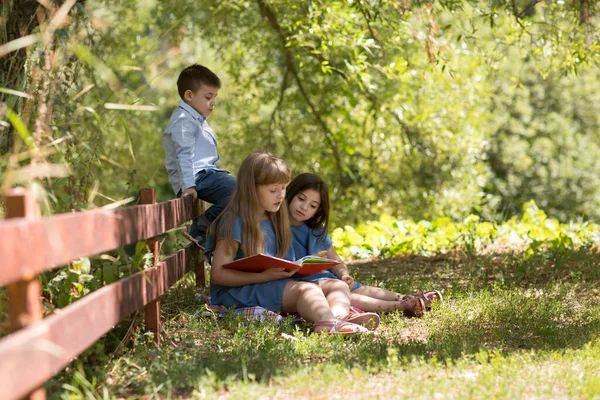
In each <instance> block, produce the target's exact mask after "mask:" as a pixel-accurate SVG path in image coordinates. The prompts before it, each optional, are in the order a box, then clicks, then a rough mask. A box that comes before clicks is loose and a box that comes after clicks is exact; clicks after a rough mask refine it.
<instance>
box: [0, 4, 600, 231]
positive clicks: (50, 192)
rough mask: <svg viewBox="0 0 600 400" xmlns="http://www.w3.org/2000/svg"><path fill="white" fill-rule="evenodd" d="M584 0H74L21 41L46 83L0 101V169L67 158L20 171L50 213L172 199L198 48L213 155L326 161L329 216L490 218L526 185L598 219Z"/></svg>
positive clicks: (232, 166)
mask: <svg viewBox="0 0 600 400" xmlns="http://www.w3.org/2000/svg"><path fill="white" fill-rule="evenodd" d="M592 3H593V2H581V3H578V2H562V3H561V2H551V3H548V2H537V3H535V4H534V3H532V2H525V1H515V2H496V1H495V2H488V1H469V2H465V1H455V0H452V1H433V2H397V1H391V0H381V1H376V2H371V3H369V4H367V3H365V2H364V1H362V0H359V1H353V2H317V1H309V2H304V1H296V0H288V1H284V2H274V1H266V0H256V1H249V0H239V1H238V0H236V1H213V0H210V1H206V2H203V3H202V4H201V5H198V3H197V2H191V1H189V0H176V1H168V2H167V1H142V0H127V1H114V0H88V1H86V2H78V3H77V5H76V6H75V7H74V8H73V9H72V10H71V14H70V15H71V17H72V23H71V24H70V25H67V26H64V27H61V28H60V29H58V30H57V31H56V33H55V40H54V41H53V42H52V43H51V44H48V43H41V42H39V43H36V44H35V45H33V46H30V47H29V48H28V51H29V53H28V54H29V57H28V59H27V64H26V68H27V69H26V73H27V74H28V76H34V75H35V76H41V77H42V78H41V81H42V84H40V83H39V81H38V85H37V86H36V85H35V79H33V78H31V79H30V80H29V86H26V87H21V88H15V89H19V90H22V91H24V92H27V93H29V94H34V93H37V92H36V91H37V90H41V92H40V93H41V95H40V96H38V95H37V94H36V95H35V96H33V97H34V99H32V100H31V101H28V102H27V103H26V104H25V105H23V100H22V99H21V100H19V101H16V103H15V102H14V101H13V100H14V99H15V98H17V99H20V98H18V97H15V96H12V97H10V99H11V101H10V102H9V103H8V104H9V105H10V108H11V109H12V110H14V113H12V114H10V113H6V112H4V111H2V110H0V113H4V114H6V116H7V118H8V119H10V121H12V122H10V123H11V124H12V125H13V126H14V127H15V128H18V129H17V131H16V132H17V133H18V134H20V135H21V136H22V137H24V138H25V139H24V140H28V141H29V142H31V139H33V145H32V146H33V149H34V150H33V151H32V153H31V154H30V153H21V152H22V150H24V148H25V147H27V146H30V145H31V143H27V146H25V145H24V144H23V143H21V144H20V146H17V150H16V154H14V156H15V157H13V158H12V159H11V160H8V155H5V156H3V157H2V159H1V160H0V168H1V169H0V174H1V175H0V176H1V178H0V179H2V180H3V181H4V188H7V187H10V186H13V185H15V184H19V183H20V184H23V183H25V182H27V181H28V179H25V178H26V177H30V176H31V175H30V172H28V173H29V175H27V174H25V173H24V172H23V171H21V168H22V167H26V166H27V165H28V164H29V163H31V161H32V159H31V157H34V158H38V156H37V155H38V154H43V155H44V156H43V157H44V158H45V161H47V162H49V163H53V164H54V165H55V166H56V165H63V166H66V167H68V169H69V171H70V176H68V177H67V176H64V174H65V172H64V171H63V172H62V173H61V174H59V173H58V172H53V173H51V174H48V172H47V171H46V170H45V169H39V170H36V169H35V168H33V170H34V171H35V173H34V176H35V177H36V178H37V179H39V180H41V181H42V182H43V184H44V187H45V188H46V191H47V198H48V204H49V206H48V210H47V211H48V212H54V213H56V212H62V211H68V210H79V209H88V208H93V207H96V206H100V205H104V204H106V203H109V202H113V201H115V200H120V199H124V198H127V197H129V196H131V195H135V194H136V193H137V191H138V190H139V189H140V188H141V187H146V186H152V187H156V188H157V189H158V198H159V200H164V199H166V198H172V197H173V193H171V188H170V186H169V184H168V182H167V179H166V174H165V170H164V165H163V161H162V160H163V150H162V143H161V133H162V130H163V129H164V127H165V126H166V123H167V119H168V117H169V115H170V113H171V111H172V110H173V109H174V108H175V107H176V105H177V102H178V101H179V99H178V96H177V93H176V90H175V81H176V78H177V75H178V73H179V71H180V70H181V69H182V68H183V67H184V66H186V65H189V64H190V63H193V62H199V63H203V64H205V65H207V66H208V67H210V68H211V69H213V70H214V71H216V72H217V73H218V74H219V75H220V76H221V77H222V78H223V82H224V86H223V89H222V90H221V93H220V96H219V98H220V99H221V100H220V103H219V106H218V108H217V110H216V111H215V113H214V114H213V115H211V124H212V125H213V127H214V128H215V131H216V132H217V137H218V141H219V145H220V146H219V148H220V152H221V155H222V162H221V166H223V167H225V168H228V169H229V170H231V171H232V172H234V173H235V171H236V169H237V166H238V165H239V163H240V162H241V160H242V159H243V157H244V156H246V155H247V154H248V153H249V152H251V151H254V150H258V149H267V150H270V151H273V152H275V153H277V154H278V155H280V156H282V157H283V158H285V159H286V160H288V162H289V163H290V164H291V166H292V168H293V171H294V172H303V171H307V170H308V171H314V172H316V173H318V174H320V175H322V176H323V177H324V178H325V179H326V180H327V181H328V182H329V183H330V184H331V187H332V196H333V202H332V204H333V208H334V214H333V216H334V224H335V225H343V224H352V225H355V224H357V223H358V222H360V221H365V220H372V219H376V218H378V216H379V215H381V214H382V213H387V214H390V215H400V216H402V217H405V218H412V219H427V220H435V219H437V218H442V217H450V218H452V219H453V220H463V219H465V218H466V217H467V216H468V215H470V214H474V215H478V216H480V217H482V218H484V219H486V220H489V219H492V220H500V219H501V218H503V217H504V216H505V215H512V214H514V213H516V212H517V211H518V209H519V207H520V204H522V203H523V202H526V201H528V200H529V199H530V198H532V199H534V200H535V201H536V202H537V204H540V205H541V206H543V207H544V209H545V210H547V211H548V212H549V213H550V215H552V216H553V217H557V218H559V219H560V220H561V221H563V222H565V221H567V220H568V219H572V218H578V217H582V218H586V219H592V220H593V219H596V218H597V217H598V214H597V213H598V211H597V210H599V209H600V208H599V207H598V204H599V202H600V197H599V196H600V194H599V193H600V192H599V191H598V190H599V189H598V187H600V185H598V182H597V178H596V175H597V174H595V173H594V171H595V170H597V169H598V165H597V163H598V161H597V160H598V159H600V157H598V155H599V154H598V153H599V152H600V148H599V147H598V135H597V134H596V133H597V130H598V122H597V117H596V114H597V113H596V112H595V109H594V106H593V105H594V104H595V103H596V97H595V94H594V93H597V92H598V90H596V89H597V87H596V86H597V85H598V81H599V79H598V73H597V65H596V64H595V62H596V61H595V60H596V59H597V57H596V55H597V53H598V49H599V48H600V47H599V46H598V33H597V32H596V31H595V30H593V29H592V27H593V26H594V25H595V24H597V19H598V16H597V15H598V5H597V4H595V3H594V4H592ZM38 29H42V30H44V29H46V28H45V26H44V25H43V24H42V27H41V28H38ZM51 60H54V61H52V62H53V63H54V64H52V65H54V67H52V68H51V69H50V70H49V71H47V67H46V66H47V65H49V64H48V63H49V62H50V61H51ZM565 75H568V76H565ZM23 81H27V80H26V79H24V80H23ZM44 82H46V83H44ZM44 85H46V86H44ZM52 85H55V87H54V88H53V86H52ZM3 95H4V93H3ZM6 96H9V95H6ZM114 104H118V105H121V106H126V107H129V108H130V110H118V109H115V107H114ZM42 105H46V106H47V107H46V108H43V107H42ZM138 106H151V107H150V108H145V109H146V110H149V109H155V110H156V111H141V109H139V108H138V109H136V107H138ZM44 109H45V110H51V114H50V115H49V116H48V117H44V116H43V115H42V111H43V110H44ZM36 113H37V114H36ZM17 117H20V119H16V118H17ZM44 118H46V119H47V120H44ZM19 121H22V123H20V122H19ZM45 126H46V127H47V129H46V128H43V127H45ZM24 132H29V135H25V136H23V135H24ZM27 138H29V139H27ZM15 140H17V141H18V138H15ZM37 152H40V153H37ZM49 152H52V153H53V154H48V153H49ZM583 154H584V155H585V156H583ZM9 161H10V162H9ZM37 161H39V160H37V159H36V162H37Z"/></svg>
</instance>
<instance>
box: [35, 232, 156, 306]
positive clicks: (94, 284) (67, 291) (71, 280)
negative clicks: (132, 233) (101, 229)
mask: <svg viewBox="0 0 600 400" xmlns="http://www.w3.org/2000/svg"><path fill="white" fill-rule="evenodd" d="M153 259H154V255H153V254H152V253H151V252H149V251H148V249H147V248H146V245H145V243H144V242H138V243H137V244H136V245H135V250H134V252H133V255H132V256H129V255H128V254H127V252H126V251H125V250H124V249H121V250H119V251H116V252H113V254H103V255H101V256H99V257H94V258H91V259H90V258H81V259H80V260H78V261H75V262H72V263H71V264H69V265H68V266H66V267H63V268H61V269H59V270H58V271H56V272H47V273H45V274H43V275H41V279H42V283H43V289H44V295H45V299H46V300H47V302H46V303H45V306H46V308H47V310H46V312H52V311H54V309H55V308H63V307H66V306H68V305H69V304H71V303H73V302H74V301H76V300H78V299H80V298H81V297H84V296H85V295H87V294H89V293H90V292H93V291H94V290H96V289H98V288H100V287H102V286H104V285H108V284H111V283H113V282H116V281H118V280H119V279H121V278H124V277H126V276H129V275H131V274H132V273H135V272H138V271H143V270H145V269H148V268H150V267H152V265H153Z"/></svg>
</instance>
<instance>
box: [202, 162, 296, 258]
mask: <svg viewBox="0 0 600 400" xmlns="http://www.w3.org/2000/svg"><path fill="white" fill-rule="evenodd" d="M290 177H291V173H290V168H289V167H288V165H287V164H286V162H285V161H283V160H282V159H280V158H277V157H275V156H274V155H273V154H271V153H267V152H256V153H253V154H250V155H249V156H248V157H246V158H245V159H244V161H243V162H242V165H240V169H239V171H238V175H237V183H236V186H235V189H234V191H233V194H232V195H231V199H230V200H229V204H228V205H227V207H225V209H224V210H223V212H222V213H221V215H220V216H219V217H218V218H217V219H216V220H215V222H214V223H213V224H212V225H211V228H210V234H211V236H213V237H215V238H217V237H218V236H217V235H216V231H217V230H219V231H221V232H223V233H224V235H223V237H222V239H224V240H225V241H226V244H227V246H228V252H229V253H234V252H235V248H236V244H237V243H236V241H234V240H233V238H232V232H233V225H234V223H235V219H236V217H237V216H238V215H239V216H240V218H241V219H242V250H243V252H244V256H246V257H247V256H252V255H255V254H258V253H262V252H263V251H264V239H263V234H262V232H261V230H260V218H259V213H260V202H259V199H258V193H257V189H258V186H262V185H273V184H286V183H287V182H288V181H289V180H290ZM267 216H268V217H269V219H270V220H271V222H272V223H273V227H274V228H275V235H276V237H277V256H278V257H282V258H283V257H285V256H286V254H287V252H288V250H289V248H290V245H291V241H292V240H291V238H292V233H291V229H290V223H289V217H288V210H287V204H286V202H285V200H284V201H283V202H282V203H281V207H280V208H279V210H278V211H277V212H274V213H273V212H269V211H267ZM216 242H217V240H215V241H214V246H216ZM213 250H214V248H213Z"/></svg>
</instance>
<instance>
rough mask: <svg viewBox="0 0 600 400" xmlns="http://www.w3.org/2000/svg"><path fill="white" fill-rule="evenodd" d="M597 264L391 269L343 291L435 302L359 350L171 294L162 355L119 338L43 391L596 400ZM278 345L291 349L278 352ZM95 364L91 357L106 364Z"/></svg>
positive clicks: (560, 258)
mask: <svg viewBox="0 0 600 400" xmlns="http://www.w3.org/2000/svg"><path fill="white" fill-rule="evenodd" d="M599 265H600V254H599V253H598V252H597V251H593V250H582V251H579V252H568V253H562V254H561V253H554V252H546V253H543V254H540V255H538V256H534V257H531V258H526V257H525V256H524V255H523V254H519V253H511V252H507V253H498V254H486V255H479V256H476V257H467V256H460V255H446V256H436V257H432V258H424V257H405V258H392V259H386V260H381V261H372V262H367V263H356V264H354V265H353V273H354V275H355V277H356V278H357V280H359V281H361V282H363V283H367V284H371V285H377V286H381V287H384V288H387V289H392V290H396V291H399V292H401V293H410V292H414V291H417V290H422V289H428V288H438V289H441V291H442V292H443V294H444V295H445V298H446V301H445V302H444V303H443V304H441V305H439V306H437V307H435V308H434V310H433V311H432V312H430V313H428V314H427V315H426V316H425V317H424V318H421V319H404V318H402V317H401V316H400V315H398V314H388V315H384V316H383V317H382V326H381V328H380V330H379V331H378V334H377V335H375V336H373V337H369V336H366V337H359V338H351V339H346V340H344V339H343V338H339V337H325V336H317V335H312V334H310V333H308V332H307V327H302V326H301V327H297V326H294V325H293V324H292V323H291V322H286V323H283V324H281V325H278V324H276V323H264V322H263V323H258V322H252V321H247V320H245V319H243V318H242V317H240V316H236V315H228V316H226V317H224V318H222V319H218V320H217V319H213V318H210V317H201V316H199V311H200V310H201V309H202V306H201V305H199V304H198V303H197V302H195V300H194V295H195V293H196V292H197V290H196V289H195V288H194V287H193V286H192V285H191V283H189V282H184V283H182V284H181V285H179V286H178V287H176V288H175V289H173V290H172V291H171V293H170V294H169V295H168V296H167V297H166V298H165V299H164V300H163V302H162V311H163V317H164V328H165V333H164V342H163V345H162V346H161V347H160V348H158V347H156V346H155V345H154V344H153V343H152V341H151V340H149V338H148V336H146V335H144V334H143V332H142V331H141V330H137V331H136V332H135V334H134V335H132V336H131V337H132V340H131V341H129V342H127V348H125V349H124V351H119V352H118V354H115V353H114V352H113V350H114V347H115V344H116V343H117V342H118V341H119V340H120V339H121V338H122V337H123V335H124V332H125V330H126V328H127V325H126V324H123V325H122V326H120V327H119V328H118V329H116V330H115V331H113V332H112V333H111V334H110V335H108V336H107V337H106V338H104V340H103V341H100V342H99V343H98V345H97V346H95V347H94V348H93V349H90V350H89V351H88V352H87V353H86V354H85V355H84V356H82V357H80V359H78V360H76V361H75V362H73V363H72V364H71V366H69V368H67V370H65V371H64V372H63V373H61V374H60V375H59V376H58V377H56V378H55V379H53V380H52V381H50V382H49V383H48V385H47V390H48V393H49V395H50V398H60V397H62V398H94V397H95V398H103V397H107V398H148V399H150V398H232V399H237V398H244V399H258V398H279V399H286V398H310V399H325V398H361V399H362V398H423V399H446V398H447V399H465V398H473V399H488V398H506V399H513V398H528V399H545V398H548V399H550V398H552V399H592V398H600V362H599V360H600V338H599V333H600V305H599V300H600V292H599V288H600V286H599V283H600V268H599V267H598V266H599ZM290 336H292V337H293V338H290ZM107 352H108V353H109V354H108V355H105V354H106V353H107Z"/></svg>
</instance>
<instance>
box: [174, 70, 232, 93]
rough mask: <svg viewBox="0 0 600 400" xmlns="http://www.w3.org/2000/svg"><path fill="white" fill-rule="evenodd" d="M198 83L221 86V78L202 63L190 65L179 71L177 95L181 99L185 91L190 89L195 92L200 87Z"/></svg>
mask: <svg viewBox="0 0 600 400" xmlns="http://www.w3.org/2000/svg"><path fill="white" fill-rule="evenodd" d="M200 85H207V86H212V87H216V88H221V80H220V79H219V77H218V76H217V75H216V74H215V73H214V72H212V71H211V70H210V69H208V68H206V67H205V66H204V65H198V64H194V65H190V66H189V67H187V68H186V69H184V70H183V71H181V73H180V74H179V78H178V79H177V90H178V91H179V97H181V99H182V100H183V95H184V94H185V92H186V91H188V90H191V91H192V92H195V91H196V90H198V89H199V88H200Z"/></svg>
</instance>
